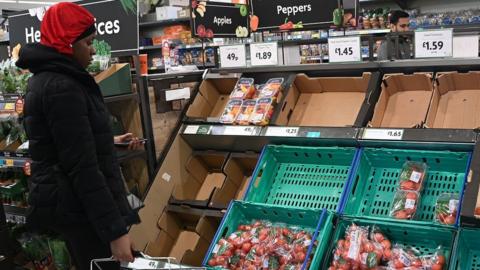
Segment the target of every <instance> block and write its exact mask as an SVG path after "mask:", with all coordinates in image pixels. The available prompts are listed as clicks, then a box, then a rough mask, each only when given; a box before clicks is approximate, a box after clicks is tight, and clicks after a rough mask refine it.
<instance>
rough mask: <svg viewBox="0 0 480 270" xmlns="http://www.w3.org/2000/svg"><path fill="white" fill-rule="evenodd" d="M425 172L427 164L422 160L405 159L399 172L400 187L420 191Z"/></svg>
mask: <svg viewBox="0 0 480 270" xmlns="http://www.w3.org/2000/svg"><path fill="white" fill-rule="evenodd" d="M426 174H427V164H425V163H423V162H414V161H407V162H405V164H404V165H403V168H402V172H401V174H400V189H401V190H414V191H418V192H420V191H421V190H422V187H423V183H424V181H425V179H426V178H425V176H426Z"/></svg>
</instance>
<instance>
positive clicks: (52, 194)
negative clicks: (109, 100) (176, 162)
mask: <svg viewBox="0 0 480 270" xmlns="http://www.w3.org/2000/svg"><path fill="white" fill-rule="evenodd" d="M41 34H42V37H41V44H30V45H26V46H25V47H24V48H22V50H21V51H20V56H19V60H18V61H17V66H18V67H20V68H23V69H29V70H30V72H32V73H33V74H34V75H33V77H32V78H31V79H30V81H29V84H28V92H27V95H26V97H25V112H24V114H25V128H26V132H27V136H28V138H29V141H30V147H29V150H30V154H31V157H32V161H33V162H32V177H31V186H30V193H29V205H30V209H29V214H28V217H27V222H28V224H29V225H30V226H32V227H34V228H41V229H43V228H48V229H53V230H54V231H57V232H59V233H60V234H62V235H63V236H64V237H65V239H66V240H67V243H68V246H69V249H70V252H71V254H72V255H73V257H74V261H75V263H76V264H77V269H79V270H84V269H89V263H90V260H91V259H94V258H104V257H110V256H111V255H113V256H114V257H115V258H116V259H118V260H120V261H132V260H133V257H132V252H131V248H132V247H131V242H130V239H129V237H128V234H127V227H128V226H129V225H132V224H134V223H137V222H138V221H139V218H138V215H137V214H136V213H135V212H134V211H132V209H131V208H130V206H129V204H128V202H127V199H126V192H125V188H124V185H123V181H122V179H121V176H120V170H119V165H118V163H117V161H116V157H115V150H114V144H113V142H114V139H113V134H112V130H111V127H110V124H109V117H108V114H107V110H106V107H105V105H104V102H103V97H102V94H101V93H100V89H99V87H98V85H97V84H96V83H95V80H94V79H93V77H92V76H91V75H90V74H89V73H88V72H87V71H86V70H85V68H86V67H87V66H88V64H89V63H90V61H91V58H92V55H93V54H94V52H95V51H94V49H93V47H92V41H93V39H94V38H95V26H94V18H93V16H92V15H91V14H90V13H89V12H88V11H87V10H86V9H84V8H83V7H80V6H78V5H76V4H73V3H60V4H57V5H54V6H52V7H51V8H50V9H49V10H48V11H47V13H46V14H45V16H44V18H43V22H42V26H41Z"/></svg>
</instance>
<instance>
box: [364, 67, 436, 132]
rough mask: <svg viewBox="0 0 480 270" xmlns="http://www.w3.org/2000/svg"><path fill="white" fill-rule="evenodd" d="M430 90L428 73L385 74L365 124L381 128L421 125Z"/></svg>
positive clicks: (429, 98)
mask: <svg viewBox="0 0 480 270" xmlns="http://www.w3.org/2000/svg"><path fill="white" fill-rule="evenodd" d="M434 92H435V89H434V88H433V83H432V74H431V73H415V74H409V75H407V74H386V75H385V76H384V77H383V83H382V92H381V93H380V97H379V99H378V102H377V104H376V106H375V111H374V113H373V118H372V121H371V122H370V124H369V126H371V127H384V128H387V127H395V128H412V127H420V126H422V125H423V124H424V123H425V121H426V117H427V112H428V108H429V107H430V104H431V102H432V97H433V96H434V95H435V93H434ZM426 124H427V125H429V123H426Z"/></svg>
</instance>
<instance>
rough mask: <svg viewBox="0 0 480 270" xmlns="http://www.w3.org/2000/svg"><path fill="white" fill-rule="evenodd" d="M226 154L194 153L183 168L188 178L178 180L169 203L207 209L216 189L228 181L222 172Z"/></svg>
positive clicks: (212, 152) (211, 152)
mask: <svg viewBox="0 0 480 270" xmlns="http://www.w3.org/2000/svg"><path fill="white" fill-rule="evenodd" d="M227 157H228V153H226V152H214V151H194V152H192V155H191V156H190V158H189V159H188V161H187V162H186V163H185V165H184V166H183V169H184V170H185V171H186V172H187V175H188V177H185V178H183V179H179V182H177V183H176V185H175V188H174V190H173V193H172V198H171V199H170V203H173V204H185V205H190V206H198V207H207V206H208V204H209V203H210V201H211V200H212V198H213V195H214V193H215V191H216V190H217V189H221V188H222V187H223V186H224V184H225V183H224V182H225V181H228V180H227V179H226V176H225V174H224V173H223V171H222V168H223V165H224V164H225V161H226V160H227Z"/></svg>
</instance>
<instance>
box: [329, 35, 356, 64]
mask: <svg viewBox="0 0 480 270" xmlns="http://www.w3.org/2000/svg"><path fill="white" fill-rule="evenodd" d="M361 60H362V54H361V49H360V37H359V36H355V37H335V38H329V39H328V61H329V62H332V63H334V62H356V61H361Z"/></svg>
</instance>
